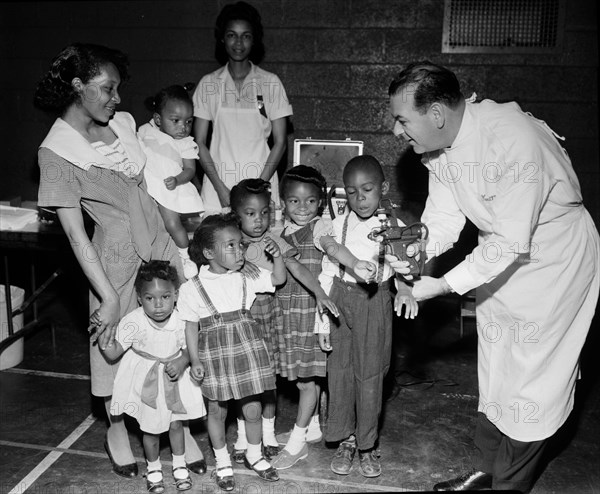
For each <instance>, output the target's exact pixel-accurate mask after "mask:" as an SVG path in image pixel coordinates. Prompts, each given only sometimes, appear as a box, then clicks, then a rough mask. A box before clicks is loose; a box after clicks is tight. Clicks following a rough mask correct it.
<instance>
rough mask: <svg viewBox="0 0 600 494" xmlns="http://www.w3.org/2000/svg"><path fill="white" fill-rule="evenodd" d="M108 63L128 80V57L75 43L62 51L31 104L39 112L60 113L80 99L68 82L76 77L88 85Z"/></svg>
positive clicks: (103, 47)
mask: <svg viewBox="0 0 600 494" xmlns="http://www.w3.org/2000/svg"><path fill="white" fill-rule="evenodd" d="M109 63H112V64H113V65H114V66H115V67H116V68H117V70H118V71H119V76H120V77H121V82H122V83H123V82H125V81H127V80H128V79H129V72H128V68H129V61H128V60H127V55H125V54H124V53H122V52H120V51H119V50H113V49H112V48H107V47H106V46H101V45H92V44H87V43H74V44H72V45H69V46H67V47H66V48H63V50H62V51H61V52H60V53H59V54H58V55H57V56H56V58H54V60H52V63H51V64H50V70H48V72H47V73H46V74H45V75H44V76H43V77H42V80H41V81H40V82H39V83H38V85H37V87H36V89H35V95H34V98H33V104H34V105H35V106H36V107H38V108H40V109H42V110H46V111H52V112H58V113H61V114H62V113H63V112H64V111H65V110H66V109H67V108H68V107H69V106H71V105H72V104H73V103H74V102H76V101H77V100H78V99H79V98H80V97H81V96H80V94H79V93H78V92H77V91H76V90H75V88H74V87H73V85H72V84H71V81H73V79H74V78H75V77H79V79H81V82H83V83H84V84H87V83H88V82H90V80H91V79H93V78H94V77H96V76H97V75H98V74H100V72H101V71H102V67H103V66H105V65H107V64H109Z"/></svg>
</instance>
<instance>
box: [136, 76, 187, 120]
mask: <svg viewBox="0 0 600 494" xmlns="http://www.w3.org/2000/svg"><path fill="white" fill-rule="evenodd" d="M193 88H194V84H193V83H189V82H188V83H186V84H184V85H183V86H180V85H177V84H175V85H173V86H169V87H166V88H163V89H161V90H160V91H159V92H158V93H156V94H155V95H154V96H150V97H149V98H146V99H145V100H144V105H145V106H146V108H148V110H150V111H151V112H153V113H154V112H156V113H160V112H161V111H162V109H163V108H164V107H165V105H166V104H167V101H169V100H172V99H174V100H177V101H183V102H184V103H188V104H189V105H190V106H192V107H193V106H194V103H193V101H192V98H191V97H190V93H189V91H191V90H192V89H193Z"/></svg>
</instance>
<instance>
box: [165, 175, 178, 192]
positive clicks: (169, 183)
mask: <svg viewBox="0 0 600 494" xmlns="http://www.w3.org/2000/svg"><path fill="white" fill-rule="evenodd" d="M165 187H167V190H174V189H175V187H177V177H167V178H165Z"/></svg>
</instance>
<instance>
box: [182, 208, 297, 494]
mask: <svg viewBox="0 0 600 494" xmlns="http://www.w3.org/2000/svg"><path fill="white" fill-rule="evenodd" d="M265 250H266V252H267V253H268V254H269V255H270V256H271V258H272V259H273V270H272V272H271V271H267V270H260V272H259V275H258V277H257V278H256V279H254V278H247V277H246V276H245V275H244V274H242V273H241V272H240V269H241V268H242V267H243V265H244V262H245V261H244V247H243V244H242V234H241V232H240V230H239V229H238V226H237V221H236V219H234V218H233V217H231V216H228V215H227V216H223V215H212V216H208V217H207V218H205V219H204V221H203V222H202V223H201V224H200V226H199V227H198V229H197V230H196V233H195V234H194V238H193V240H192V244H191V246H190V257H191V259H192V260H193V261H194V262H196V264H197V265H198V266H199V273H198V275H197V276H195V277H194V278H192V279H191V280H189V281H187V282H186V283H184V285H183V286H182V287H181V289H180V296H179V301H178V308H179V311H180V314H181V317H182V319H183V320H185V321H186V328H185V334H186V341H187V345H188V349H189V353H190V366H191V375H192V377H193V378H194V379H196V380H198V381H200V383H201V386H202V394H203V395H204V396H205V397H206V398H207V400H208V433H209V436H210V440H211V442H212V446H213V448H214V452H215V458H216V468H215V470H214V472H213V475H214V477H215V479H216V482H217V485H218V486H219V487H220V488H221V489H223V490H226V491H230V490H233V489H234V487H235V482H234V479H233V469H232V468H231V459H230V457H229V453H228V451H227V443H226V442H225V418H226V417H227V402H228V401H229V400H231V399H235V400H238V401H239V404H240V405H241V409H242V412H243V415H244V419H245V421H246V434H247V441H248V446H247V450H246V454H245V456H244V464H245V465H246V467H247V468H249V469H252V470H254V471H255V472H256V473H257V474H258V475H259V477H261V478H262V479H264V480H268V481H276V480H279V476H278V474H277V471H276V470H275V469H274V468H273V467H272V466H271V465H270V464H269V463H268V462H267V461H266V460H265V459H264V458H263V456H262V446H261V437H262V421H261V403H260V398H259V395H260V394H261V393H263V392H264V391H266V390H271V389H275V373H274V371H273V363H272V362H271V360H270V358H269V355H268V353H267V349H266V347H265V343H264V340H263V338H262V335H261V332H260V330H259V328H258V326H257V324H256V322H255V321H254V320H253V319H252V317H251V316H250V313H249V311H248V309H247V308H248V307H250V306H251V305H252V302H253V301H254V299H255V297H256V293H257V292H273V291H274V290H275V285H279V284H282V283H284V282H285V279H286V270H285V264H284V263H283V259H282V257H281V252H280V250H279V247H278V246H277V244H276V243H275V242H273V241H272V240H270V239H265ZM193 349H197V351H194V350H193Z"/></svg>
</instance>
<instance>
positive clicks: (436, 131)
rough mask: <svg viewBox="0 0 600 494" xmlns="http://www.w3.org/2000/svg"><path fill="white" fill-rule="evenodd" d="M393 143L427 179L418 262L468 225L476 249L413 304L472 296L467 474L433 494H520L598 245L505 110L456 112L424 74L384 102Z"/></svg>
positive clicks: (566, 175)
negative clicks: (424, 233)
mask: <svg viewBox="0 0 600 494" xmlns="http://www.w3.org/2000/svg"><path fill="white" fill-rule="evenodd" d="M389 95H390V108H391V112H392V115H393V117H394V119H395V127H394V133H395V134H396V135H400V136H402V137H403V138H404V139H405V140H406V141H407V142H408V143H409V144H410V145H411V146H412V147H413V149H414V151H415V152H416V153H418V154H422V155H423V156H422V162H423V164H424V165H425V166H426V167H427V168H428V169H429V197H428V199H427V203H426V206H425V210H424V212H423V217H422V221H423V222H424V223H425V224H426V225H427V226H428V227H429V231H430V238H429V241H428V244H427V254H428V257H429V258H431V257H433V256H435V255H438V254H440V253H442V252H444V251H445V250H447V249H448V248H450V247H451V246H452V245H453V244H454V242H456V240H457V239H458V236H459V233H460V231H461V230H462V228H463V226H464V224H465V218H469V220H471V221H472V222H473V223H474V224H475V225H476V226H477V228H478V229H479V242H478V246H477V247H476V248H475V249H474V250H473V252H472V253H471V254H470V255H469V256H467V257H466V258H465V260H464V261H463V262H461V263H460V264H459V265H458V266H456V267H454V268H453V269H451V270H450V271H448V272H447V273H446V274H445V275H444V276H443V277H441V278H432V277H427V276H424V277H422V278H421V279H420V280H418V281H416V282H415V284H414V290H413V294H414V296H415V298H417V300H427V299H430V298H433V297H436V296H438V295H443V294H446V293H450V292H456V293H458V294H460V295H462V294H464V293H466V292H468V291H469V290H471V289H473V288H476V289H477V290H476V293H477V333H478V378H479V405H478V412H479V413H478V421H477V428H476V432H475V438H474V442H475V446H476V447H477V449H478V450H479V455H478V456H477V460H476V461H477V464H475V465H474V469H473V470H471V471H469V472H467V473H465V474H463V475H461V476H460V477H458V478H455V479H452V480H449V481H445V482H441V483H439V484H436V485H435V486H434V490H437V491H447V490H468V489H481V488H493V489H515V490H519V491H522V492H527V491H529V490H530V489H531V487H532V486H533V482H534V479H535V474H536V470H537V468H538V467H539V463H540V458H541V456H542V451H543V449H544V446H545V444H546V443H547V439H548V438H549V437H551V436H552V435H553V434H554V433H555V432H556V431H557V430H558V428H559V427H560V426H561V425H562V424H563V423H564V422H565V420H566V419H567V417H568V415H569V413H570V412H571V410H572V408H573V397H574V390H575V381H576V380H577V378H578V376H579V367H578V360H579V355H580V352H581V348H582V346H583V344H584V342H585V339H586V335H587V332H588V329H589V326H590V323H591V320H592V317H593V316H594V311H595V307H596V302H597V299H598V288H599V282H600V273H599V266H600V254H599V252H600V249H599V239H598V232H597V230H596V227H595V226H594V223H593V220H592V218H591V217H590V215H589V213H588V212H587V210H586V209H585V207H584V206H583V203H582V196H581V190H580V186H579V181H578V179H577V176H576V175H575V172H574V171H573V167H572V165H571V162H570V160H569V157H568V156H567V153H566V151H565V150H564V149H563V148H562V147H561V146H560V144H559V142H558V141H557V137H558V136H557V135H556V134H555V133H554V132H553V131H552V130H551V129H550V128H549V127H548V126H547V125H546V124H545V123H544V122H542V121H540V120H537V119H536V118H534V117H533V116H532V115H530V114H528V113H524V112H523V111H522V110H521V109H520V108H519V106H518V105H517V104H516V103H514V102H512V103H506V104H498V103H495V102H493V101H490V100H484V101H481V102H479V103H475V102H474V98H470V99H468V100H465V98H464V97H463V95H462V94H461V91H460V87H459V83H458V80H457V79H456V76H455V75H454V74H453V73H452V72H451V71H449V70H447V69H445V68H444V67H440V66H437V65H435V64H432V63H430V62H428V61H424V62H417V63H414V64H411V65H409V66H408V67H407V68H406V69H405V70H403V71H402V72H401V73H400V74H398V76H397V77H395V78H394V80H393V81H392V83H391V85H390V89H389Z"/></svg>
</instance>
